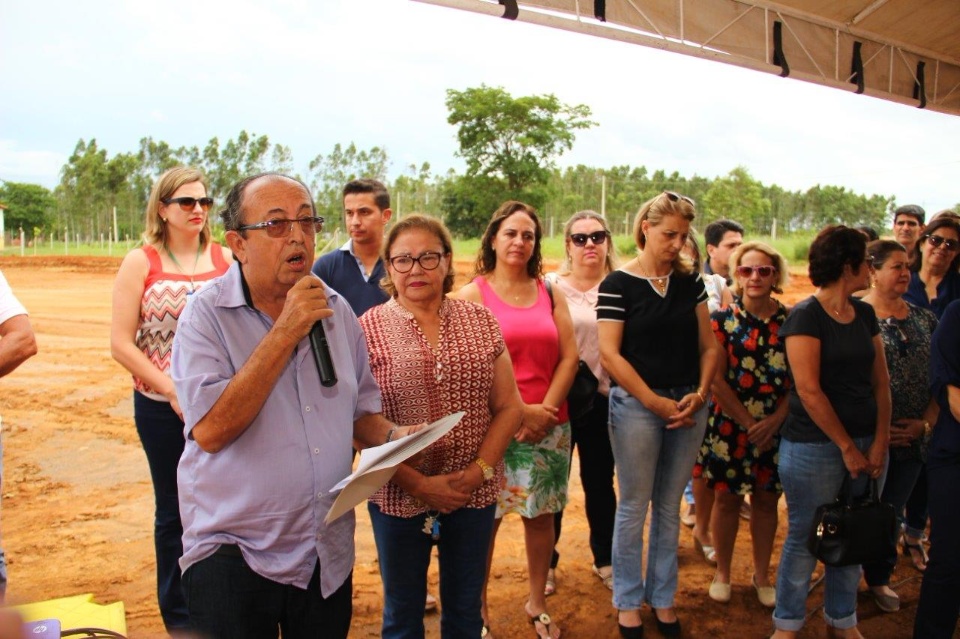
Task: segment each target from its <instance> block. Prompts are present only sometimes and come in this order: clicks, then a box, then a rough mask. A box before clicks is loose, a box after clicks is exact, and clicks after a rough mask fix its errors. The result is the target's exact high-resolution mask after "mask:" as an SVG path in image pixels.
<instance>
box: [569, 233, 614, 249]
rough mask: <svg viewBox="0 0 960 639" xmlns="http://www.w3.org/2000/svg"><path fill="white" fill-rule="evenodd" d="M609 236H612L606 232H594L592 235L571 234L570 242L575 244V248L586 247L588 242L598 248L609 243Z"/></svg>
mask: <svg viewBox="0 0 960 639" xmlns="http://www.w3.org/2000/svg"><path fill="white" fill-rule="evenodd" d="M609 236H610V234H609V233H607V232H606V231H594V232H593V233H590V234H587V233H571V234H570V241H571V242H573V245H574V246H586V245H587V240H590V241H591V242H593V243H594V244H596V245H597V246H600V245H601V244H603V243H604V242H606V241H607V237H609Z"/></svg>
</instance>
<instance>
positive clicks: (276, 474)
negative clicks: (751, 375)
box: [170, 262, 381, 597]
mask: <svg viewBox="0 0 960 639" xmlns="http://www.w3.org/2000/svg"><path fill="white" fill-rule="evenodd" d="M327 302H328V304H329V307H330V308H331V309H332V310H333V312H334V315H333V317H331V318H329V319H326V320H324V321H323V325H324V331H325V332H326V335H327V340H328V342H329V344H330V354H331V356H332V358H333V361H334V366H335V368H336V371H337V379H338V381H337V384H336V385H335V386H333V387H332V388H324V387H323V386H321V385H320V377H319V374H318V373H317V368H316V364H315V362H314V359H313V355H312V353H311V351H310V341H309V339H308V338H304V339H303V340H301V341H300V343H299V344H298V345H297V349H296V351H295V352H294V353H293V354H292V356H291V358H290V361H289V362H288V363H287V366H286V368H285V369H284V371H283V373H282V374H281V375H280V378H279V379H278V380H277V383H276V385H275V386H274V388H273V391H272V392H271V393H270V396H269V397H268V398H267V400H266V402H265V403H264V405H263V408H262V409H261V410H260V412H259V413H258V414H257V417H256V418H255V419H254V421H253V423H251V424H250V426H249V427H248V428H247V429H246V430H245V431H244V432H243V434H242V435H240V437H238V438H237V439H236V440H234V441H233V442H231V443H230V444H229V445H228V446H227V447H225V448H224V449H223V450H221V451H220V452H218V453H213V454H211V453H207V452H204V451H203V450H202V449H201V448H200V447H199V446H198V445H197V443H196V442H195V441H194V440H193V438H192V437H191V435H190V433H191V431H192V429H193V427H194V426H195V425H196V424H197V422H198V421H200V420H201V419H202V418H203V417H204V416H205V415H206V414H207V413H208V412H209V411H210V409H211V408H212V407H213V405H214V404H215V403H216V402H217V400H218V399H219V398H220V396H221V394H222V393H223V391H224V389H225V388H226V386H227V384H228V383H229V382H230V380H231V379H233V376H234V375H235V374H236V373H237V371H238V370H239V369H240V368H241V367H242V366H243V364H244V363H245V362H246V361H247V359H248V358H249V357H250V355H251V354H252V353H253V351H254V349H255V348H256V347H257V345H258V344H259V343H260V342H261V340H262V339H263V338H264V336H265V335H266V334H267V332H268V331H269V330H270V328H271V327H272V326H273V320H272V319H271V318H270V317H269V316H267V315H266V314H264V313H262V312H260V311H258V310H257V309H255V308H253V306H252V305H250V304H249V303H248V300H247V298H246V296H245V294H244V286H243V281H242V275H241V272H240V267H239V264H238V263H236V262H235V263H234V264H233V265H231V267H230V269H229V270H228V271H227V272H226V273H225V274H224V275H223V276H222V277H220V278H218V279H216V280H213V281H211V282H210V283H209V284H207V285H206V286H205V287H204V288H202V289H201V290H200V291H198V292H197V293H196V294H195V295H192V296H191V299H190V301H189V303H188V304H187V307H186V309H185V310H184V311H183V314H182V315H181V316H180V321H179V323H178V326H177V334H176V337H175V338H174V341H173V355H172V362H171V369H170V370H171V374H172V377H173V381H174V384H175V386H176V389H177V396H178V397H179V398H180V406H181V407H182V409H183V417H184V421H185V422H186V423H185V428H184V434H185V436H186V448H185V450H184V453H183V457H182V458H181V459H180V466H179V469H178V472H177V483H178V487H179V491H180V516H181V519H182V520H183V557H182V558H181V559H180V568H181V569H182V570H183V571H186V570H187V569H188V568H189V567H190V566H192V565H193V564H195V563H196V562H198V561H200V560H201V559H204V558H206V557H208V556H210V555H212V554H213V553H214V552H216V550H217V548H219V547H220V545H221V544H236V545H238V546H239V547H240V550H241V552H242V553H243V557H244V559H245V560H246V562H247V564H248V565H249V566H250V568H251V569H253V570H254V571H255V572H256V573H258V574H260V575H262V576H263V577H266V578H267V579H271V580H273V581H276V582H279V583H283V584H291V585H295V586H298V587H300V588H306V587H307V584H308V583H309V582H310V577H311V576H312V574H313V570H314V568H315V566H316V562H317V560H318V558H319V561H320V588H321V592H322V594H323V596H324V597H327V596H329V595H330V594H332V593H333V592H334V591H336V590H337V588H339V587H340V586H341V585H343V583H344V581H345V580H346V578H347V576H348V575H349V574H350V570H351V569H352V568H353V562H354V542H353V534H354V523H355V521H354V515H353V513H352V512H350V513H348V514H347V515H344V516H343V517H341V518H340V519H338V520H336V521H334V522H332V523H331V524H330V525H326V524H324V523H323V518H324V517H325V516H326V514H327V511H328V510H329V509H330V507H331V506H332V505H333V500H334V497H335V495H331V494H330V493H329V490H330V489H331V488H332V487H333V486H334V485H335V484H336V483H337V482H339V481H340V480H341V479H343V478H344V477H346V476H347V475H349V474H350V472H351V461H352V452H351V451H352V441H353V422H354V420H355V419H357V418H359V417H362V416H364V415H369V414H373V413H379V412H381V403H380V390H379V388H378V387H377V383H376V381H375V380H374V378H373V376H372V375H371V374H370V368H369V364H368V359H367V347H366V342H365V340H364V336H363V332H362V331H361V329H360V325H359V324H358V322H357V319H356V317H355V316H354V314H353V312H352V311H351V310H350V307H349V306H348V305H347V303H346V302H345V301H344V300H343V299H342V298H341V297H340V295H338V294H337V293H336V292H335V291H333V290H332V289H329V288H328V289H327Z"/></svg>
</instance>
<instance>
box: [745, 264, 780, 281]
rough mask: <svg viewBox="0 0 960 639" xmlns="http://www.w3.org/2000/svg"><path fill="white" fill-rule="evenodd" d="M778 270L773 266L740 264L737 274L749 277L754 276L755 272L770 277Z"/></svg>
mask: <svg viewBox="0 0 960 639" xmlns="http://www.w3.org/2000/svg"><path fill="white" fill-rule="evenodd" d="M776 272H777V269H776V267H773V266H766V265H764V266H738V267H737V275H739V276H740V277H744V278H748V277H752V276H753V274H754V273H756V274H757V275H759V276H760V277H770V276H771V275H773V274H774V273H776Z"/></svg>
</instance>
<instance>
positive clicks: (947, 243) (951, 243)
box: [927, 235, 960, 251]
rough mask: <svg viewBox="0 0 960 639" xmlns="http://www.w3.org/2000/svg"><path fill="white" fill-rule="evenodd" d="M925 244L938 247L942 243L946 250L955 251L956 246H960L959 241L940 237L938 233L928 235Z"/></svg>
mask: <svg viewBox="0 0 960 639" xmlns="http://www.w3.org/2000/svg"><path fill="white" fill-rule="evenodd" d="M927 244H929V245H930V246H932V247H933V248H940V245H941V244H943V248H945V249H947V250H948V251H956V250H957V248H960V242H957V241H956V240H951V239H948V238H945V237H941V236H939V235H928V236H927Z"/></svg>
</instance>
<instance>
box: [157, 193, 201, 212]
mask: <svg viewBox="0 0 960 639" xmlns="http://www.w3.org/2000/svg"><path fill="white" fill-rule="evenodd" d="M160 201H161V202H163V203H164V204H166V205H167V206H170V205H171V204H179V205H180V210H181V211H186V212H187V213H189V212H190V211H192V210H193V209H194V208H196V206H197V204H199V205H200V208H201V209H203V212H204V213H206V212H207V211H209V210H210V207H211V206H213V198H212V197H165V198H163V199H162V200H160Z"/></svg>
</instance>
